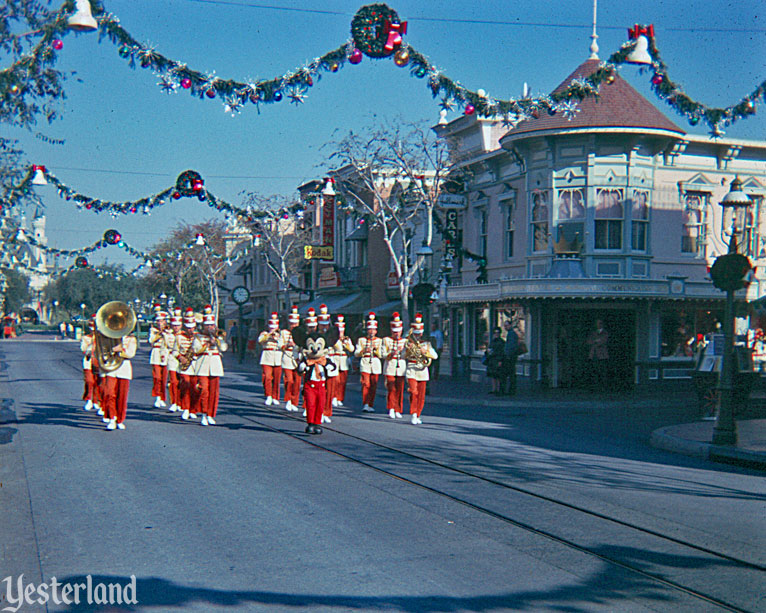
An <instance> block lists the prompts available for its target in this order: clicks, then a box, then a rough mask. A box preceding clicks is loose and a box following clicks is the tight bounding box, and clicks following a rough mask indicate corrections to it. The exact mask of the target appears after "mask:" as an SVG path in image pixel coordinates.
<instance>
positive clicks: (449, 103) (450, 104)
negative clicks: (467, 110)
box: [439, 96, 455, 111]
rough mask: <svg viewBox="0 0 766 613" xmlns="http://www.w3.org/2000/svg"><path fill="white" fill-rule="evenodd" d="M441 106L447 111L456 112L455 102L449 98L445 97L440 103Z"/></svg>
mask: <svg viewBox="0 0 766 613" xmlns="http://www.w3.org/2000/svg"><path fill="white" fill-rule="evenodd" d="M439 106H440V107H441V108H442V109H443V110H445V111H453V110H455V101H454V100H453V99H452V98H449V97H448V96H444V98H442V101H441V102H440V103H439Z"/></svg>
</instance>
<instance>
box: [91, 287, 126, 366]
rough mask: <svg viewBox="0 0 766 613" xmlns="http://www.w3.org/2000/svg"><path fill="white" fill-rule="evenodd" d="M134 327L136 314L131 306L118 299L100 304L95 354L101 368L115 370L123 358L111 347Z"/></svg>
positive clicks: (118, 342) (97, 313)
mask: <svg viewBox="0 0 766 613" xmlns="http://www.w3.org/2000/svg"><path fill="white" fill-rule="evenodd" d="M135 327H136V314H135V313H134V312H133V309H132V308H131V306H130V305H129V304H127V303H125V302H120V301H119V300H113V301H112V302H107V303H106V304H103V305H101V308H100V309H99V310H98V311H97V312H96V335H95V336H96V348H95V352H94V353H95V355H96V360H98V366H99V368H101V370H103V371H106V372H111V371H113V370H117V369H118V368H119V367H120V364H122V361H123V359H124V358H122V357H120V356H119V355H117V354H115V353H112V349H113V348H114V347H115V346H116V345H119V344H120V343H121V342H122V337H123V336H126V335H127V334H130V333H131V331H132V330H133V328H135Z"/></svg>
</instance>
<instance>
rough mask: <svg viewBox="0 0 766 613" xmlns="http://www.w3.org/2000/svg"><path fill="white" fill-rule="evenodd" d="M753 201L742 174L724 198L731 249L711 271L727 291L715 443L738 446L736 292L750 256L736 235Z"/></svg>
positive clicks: (715, 281)
mask: <svg viewBox="0 0 766 613" xmlns="http://www.w3.org/2000/svg"><path fill="white" fill-rule="evenodd" d="M752 204H753V202H752V200H750V198H749V197H748V195H747V194H746V193H745V192H743V191H742V182H741V181H740V180H739V177H735V179H734V180H733V181H732V182H731V187H730V188H729V193H728V194H726V196H724V198H723V200H721V206H722V207H723V220H722V230H723V233H724V234H729V233H730V234H731V238H730V239H729V252H728V253H727V254H725V255H721V256H718V257H717V258H716V260H715V263H714V264H713V267H712V269H711V270H710V276H711V277H712V278H713V284H714V285H715V286H716V287H717V288H718V289H720V290H723V291H725V292H726V311H725V312H724V330H723V332H724V347H723V359H722V363H721V382H720V386H719V389H720V392H721V393H720V404H719V409H718V418H717V419H716V422H715V428H714V430H713V444H714V445H736V444H737V423H736V422H735V421H734V366H735V361H736V360H735V355H734V292H735V291H737V290H739V289H743V288H744V287H746V286H747V284H746V283H745V281H744V277H745V275H746V274H747V273H748V271H749V270H750V260H748V259H747V256H745V255H743V254H741V253H737V237H738V235H739V234H740V233H742V235H743V236H744V235H745V232H744V229H745V223H746V220H747V212H748V209H749V208H750V206H751V205H752Z"/></svg>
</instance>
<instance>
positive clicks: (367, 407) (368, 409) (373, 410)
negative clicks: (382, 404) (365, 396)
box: [362, 404, 375, 413]
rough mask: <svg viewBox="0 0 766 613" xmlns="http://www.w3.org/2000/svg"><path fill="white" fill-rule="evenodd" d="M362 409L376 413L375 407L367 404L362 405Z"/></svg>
mask: <svg viewBox="0 0 766 613" xmlns="http://www.w3.org/2000/svg"><path fill="white" fill-rule="evenodd" d="M362 411H364V412H365V413H374V412H375V409H373V408H372V407H371V406H368V405H366V404H365V405H364V406H363V407H362Z"/></svg>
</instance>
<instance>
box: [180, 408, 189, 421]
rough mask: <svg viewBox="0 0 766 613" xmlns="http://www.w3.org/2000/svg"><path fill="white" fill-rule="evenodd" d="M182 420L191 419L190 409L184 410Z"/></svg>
mask: <svg viewBox="0 0 766 613" xmlns="http://www.w3.org/2000/svg"><path fill="white" fill-rule="evenodd" d="M181 419H189V409H184V412H183V413H182V414H181Z"/></svg>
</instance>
